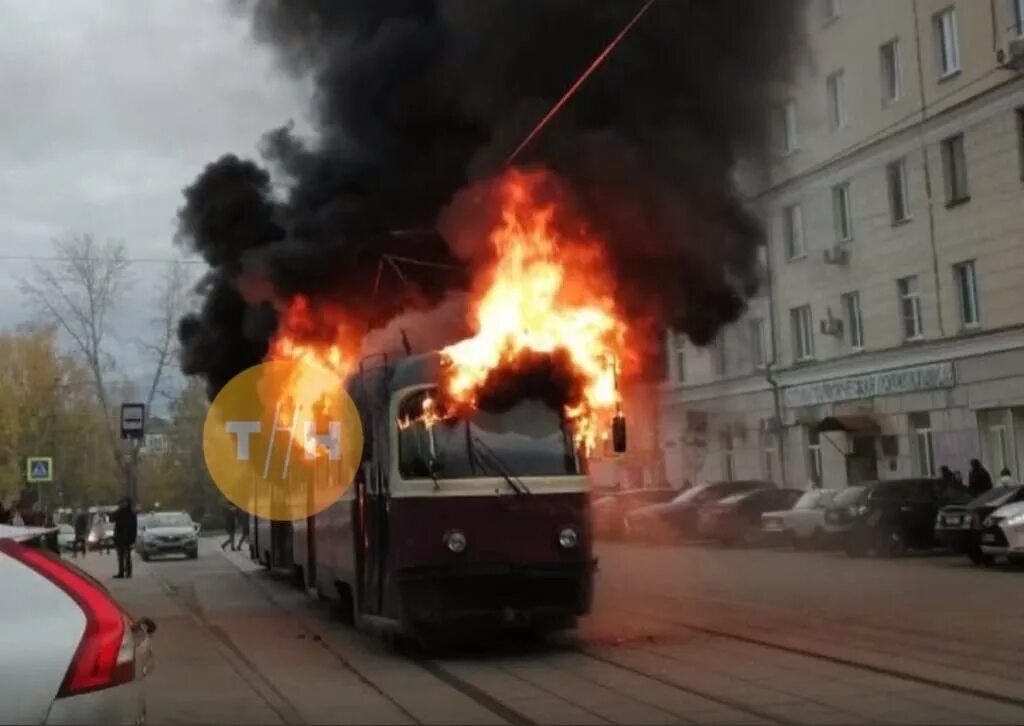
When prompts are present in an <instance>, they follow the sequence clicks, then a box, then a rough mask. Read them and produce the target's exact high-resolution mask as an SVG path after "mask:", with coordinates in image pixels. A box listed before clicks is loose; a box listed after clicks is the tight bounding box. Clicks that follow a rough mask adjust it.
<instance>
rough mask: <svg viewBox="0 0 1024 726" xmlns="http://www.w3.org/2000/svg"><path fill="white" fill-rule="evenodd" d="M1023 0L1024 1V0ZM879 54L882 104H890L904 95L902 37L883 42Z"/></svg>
mask: <svg viewBox="0 0 1024 726" xmlns="http://www.w3.org/2000/svg"><path fill="white" fill-rule="evenodd" d="M1021 1H1022V2H1024V0H1021ZM890 49H891V50H890ZM878 56H879V59H878V60H879V64H880V65H881V69H880V72H881V76H882V105H883V106H888V105H890V104H893V103H896V102H897V101H899V100H900V99H901V98H902V97H903V63H902V60H901V59H900V39H899V38H893V39H892V40H890V41H889V42H887V43H883V44H882V45H881V46H880V47H879V48H878ZM890 60H891V63H890ZM890 86H891V87H890Z"/></svg>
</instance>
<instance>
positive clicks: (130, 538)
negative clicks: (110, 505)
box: [111, 497, 139, 578]
mask: <svg viewBox="0 0 1024 726" xmlns="http://www.w3.org/2000/svg"><path fill="white" fill-rule="evenodd" d="M111 519H112V520H113V521H114V549H116V550H117V574H116V575H114V577H127V578H131V576H132V547H133V546H134V545H135V538H136V537H137V536H138V528H139V520H138V517H137V516H136V515H135V510H134V509H133V508H132V500H131V499H129V498H128V497H124V498H123V499H122V500H121V501H120V502H119V503H118V505H117V511H116V512H114V515H113V516H112V517H111Z"/></svg>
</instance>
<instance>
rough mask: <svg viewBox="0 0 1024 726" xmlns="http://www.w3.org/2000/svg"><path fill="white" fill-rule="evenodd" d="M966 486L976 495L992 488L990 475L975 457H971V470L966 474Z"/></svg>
mask: <svg viewBox="0 0 1024 726" xmlns="http://www.w3.org/2000/svg"><path fill="white" fill-rule="evenodd" d="M967 488H968V489H970V490H971V494H973V495H974V496H976V497H980V496H981V495H982V494H984V493H985V492H987V491H988V490H989V489H991V488H992V475H991V474H989V473H988V469H986V468H985V467H983V466H982V465H981V462H980V461H978V460H977V459H971V470H970V473H969V474H968V475H967Z"/></svg>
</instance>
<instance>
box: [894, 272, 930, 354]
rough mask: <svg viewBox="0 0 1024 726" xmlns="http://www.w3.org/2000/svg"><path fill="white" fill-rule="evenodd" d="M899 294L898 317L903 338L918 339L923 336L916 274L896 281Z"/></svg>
mask: <svg viewBox="0 0 1024 726" xmlns="http://www.w3.org/2000/svg"><path fill="white" fill-rule="evenodd" d="M896 287H897V289H898V290H899V294H900V317H901V318H902V319H903V338H904V340H920V339H921V338H922V337H923V336H924V326H923V324H922V322H921V287H920V284H919V282H918V279H917V275H911V276H910V277H903V278H901V279H899V280H897V281H896Z"/></svg>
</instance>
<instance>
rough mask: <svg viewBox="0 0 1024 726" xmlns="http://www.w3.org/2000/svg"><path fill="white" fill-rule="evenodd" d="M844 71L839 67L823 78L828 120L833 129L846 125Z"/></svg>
mask: <svg viewBox="0 0 1024 726" xmlns="http://www.w3.org/2000/svg"><path fill="white" fill-rule="evenodd" d="M845 76H846V74H845V71H844V70H843V69H842V68H840V69H839V70H837V71H833V72H832V73H830V74H829V75H828V78H826V79H825V95H826V98H827V99H828V120H829V126H830V127H831V128H832V130H833V131H835V130H837V129H841V128H843V127H844V126H846V123H847V120H848V119H847V117H846V98H845V85H846V84H845V81H844V79H845Z"/></svg>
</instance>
